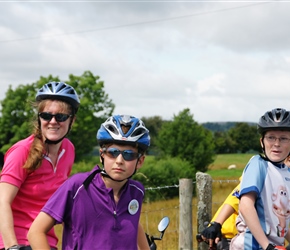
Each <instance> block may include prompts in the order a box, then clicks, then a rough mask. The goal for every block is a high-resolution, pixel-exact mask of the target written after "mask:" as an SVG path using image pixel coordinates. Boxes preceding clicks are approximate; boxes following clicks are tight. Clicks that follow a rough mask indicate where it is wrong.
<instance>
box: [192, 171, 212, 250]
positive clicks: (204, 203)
mask: <svg viewBox="0 0 290 250" xmlns="http://www.w3.org/2000/svg"><path fill="white" fill-rule="evenodd" d="M196 196H197V232H201V231H202V230H203V229H204V228H205V223H206V222H210V220H211V217H212V178H211V176H210V175H208V174H205V173H202V172H197V173H196ZM198 249H199V250H207V249H208V245H207V244H206V243H199V244H198Z"/></svg>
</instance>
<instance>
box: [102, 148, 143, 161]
mask: <svg viewBox="0 0 290 250" xmlns="http://www.w3.org/2000/svg"><path fill="white" fill-rule="evenodd" d="M103 153H104V154H106V155H108V156H109V157H110V158H117V157H118V156H119V155H120V154H122V156H123V158H124V160H125V161H133V160H135V159H137V158H138V157H140V155H141V154H139V153H136V152H134V151H133V150H130V149H127V150H123V151H121V150H119V149H117V148H103Z"/></svg>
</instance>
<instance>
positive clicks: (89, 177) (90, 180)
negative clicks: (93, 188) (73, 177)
mask: <svg viewBox="0 0 290 250" xmlns="http://www.w3.org/2000/svg"><path fill="white" fill-rule="evenodd" d="M100 172H102V170H101V169H97V170H95V171H94V172H92V173H91V174H90V175H89V176H88V177H87V178H86V179H85V180H84V182H83V185H84V188H85V189H86V190H87V189H88V187H89V185H90V183H91V182H92V180H93V179H94V177H95V176H96V174H98V173H100Z"/></svg>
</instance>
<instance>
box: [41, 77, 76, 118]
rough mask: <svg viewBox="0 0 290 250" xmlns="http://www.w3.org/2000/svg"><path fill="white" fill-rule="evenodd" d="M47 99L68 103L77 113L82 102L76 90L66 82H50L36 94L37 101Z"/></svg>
mask: <svg viewBox="0 0 290 250" xmlns="http://www.w3.org/2000/svg"><path fill="white" fill-rule="evenodd" d="M45 99H52V100H61V101H64V102H67V103H69V104H70V105H71V106H72V107H73V109H74V111H75V113H76V112H77V111H78V108H79V106H80V100H79V97H78V95H77V93H76V91H75V89H74V88H73V87H72V86H70V85H68V84H66V83H64V82H49V83H46V84H45V85H43V87H42V88H40V89H39V90H38V92H37V94H36V101H41V100H45Z"/></svg>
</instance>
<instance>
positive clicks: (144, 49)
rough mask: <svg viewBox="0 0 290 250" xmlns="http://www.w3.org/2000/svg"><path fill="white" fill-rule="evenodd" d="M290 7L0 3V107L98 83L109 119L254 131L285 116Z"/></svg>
mask: <svg viewBox="0 0 290 250" xmlns="http://www.w3.org/2000/svg"><path fill="white" fill-rule="evenodd" d="M289 13H290V2H289V1H279V0H276V1H230V0H228V1H206V0H205V1H158V0H152V1H109V0H106V1H25V0H22V1H12V0H11V1H1V0H0V100H2V99H3V98H4V97H5V92H6V91H7V89H8V86H9V85H11V86H12V87H13V88H15V87H16V86H17V85H19V84H27V83H32V82H35V81H37V80H39V78H40V76H44V77H47V76H48V75H50V74H51V75H53V76H58V77H60V79H61V80H63V81H66V80H67V79H68V75H69V74H73V75H79V76H80V75H82V74H83V73H84V72H85V71H87V70H89V71H91V72H92V73H93V74H94V75H98V76H100V79H101V80H103V81H104V83H105V91H106V93H108V94H109V97H110V98H111V99H112V101H113V103H115V105H116V109H115V113H116V114H117V113H123V114H132V115H135V116H138V117H142V116H145V117H150V116H155V115H158V116H161V117H162V118H163V119H172V118H173V116H174V115H178V113H179V112H180V111H182V110H183V109H185V108H189V109H190V112H191V113H192V114H193V116H194V119H195V120H196V121H197V122H200V123H202V122H216V121H250V122H256V121H257V120H258V118H259V117H260V116H261V115H262V114H263V113H264V112H265V111H267V110H270V109H272V108H276V107H283V108H286V109H290V28H289V24H290V15H289Z"/></svg>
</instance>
